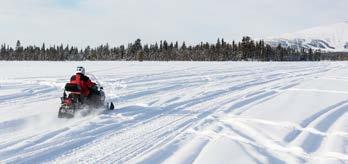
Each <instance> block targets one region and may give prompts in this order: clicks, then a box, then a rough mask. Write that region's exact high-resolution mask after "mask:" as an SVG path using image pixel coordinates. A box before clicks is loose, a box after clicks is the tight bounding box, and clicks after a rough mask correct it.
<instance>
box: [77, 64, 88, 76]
mask: <svg viewBox="0 0 348 164" xmlns="http://www.w3.org/2000/svg"><path fill="white" fill-rule="evenodd" d="M76 73H81V74H83V75H84V74H85V73H86V70H85V68H83V67H82V66H78V67H77V68H76Z"/></svg>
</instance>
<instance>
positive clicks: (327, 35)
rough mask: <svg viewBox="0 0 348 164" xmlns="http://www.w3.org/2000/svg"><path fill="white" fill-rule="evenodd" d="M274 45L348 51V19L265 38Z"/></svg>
mask: <svg viewBox="0 0 348 164" xmlns="http://www.w3.org/2000/svg"><path fill="white" fill-rule="evenodd" d="M265 41H266V43H268V44H270V45H272V46H278V45H279V44H281V46H283V47H292V48H297V49H300V48H312V49H320V50H322V51H327V52H348V21H345V22H342V23H336V24H332V25H326V26H319V27H314V28H310V29H306V30H302V31H298V32H294V33H286V34H283V35H280V36H277V37H271V38H266V39H265Z"/></svg>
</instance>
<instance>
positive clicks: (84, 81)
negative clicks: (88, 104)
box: [70, 73, 95, 97]
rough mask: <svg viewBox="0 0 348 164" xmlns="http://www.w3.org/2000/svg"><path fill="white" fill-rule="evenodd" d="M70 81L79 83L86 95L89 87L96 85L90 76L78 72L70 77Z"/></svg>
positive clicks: (82, 92)
mask: <svg viewBox="0 0 348 164" xmlns="http://www.w3.org/2000/svg"><path fill="white" fill-rule="evenodd" d="M70 83H73V84H77V85H79V86H80V87H81V94H82V95H84V96H86V97H87V96H88V95H89V93H90V91H89V89H90V88H91V87H92V86H94V85H95V83H93V82H92V81H91V80H90V79H89V77H88V76H85V75H83V74H80V73H77V74H76V75H73V76H72V77H71V78H70Z"/></svg>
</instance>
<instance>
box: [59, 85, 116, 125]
mask: <svg viewBox="0 0 348 164" xmlns="http://www.w3.org/2000/svg"><path fill="white" fill-rule="evenodd" d="M91 92H95V94H91V95H92V96H88V97H85V96H83V95H82V93H81V88H80V86H79V85H77V84H73V83H67V84H66V85H65V88H64V93H63V97H61V106H60V108H59V111H58V118H73V117H74V116H75V113H76V112H78V111H80V110H82V109H86V110H88V111H91V110H93V109H100V108H106V109H108V110H113V109H114V104H113V103H112V102H110V103H106V104H105V94H104V91H103V87H98V86H95V87H94V89H92V90H91Z"/></svg>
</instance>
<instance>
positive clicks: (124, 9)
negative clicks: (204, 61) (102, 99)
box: [0, 0, 348, 47]
mask: <svg viewBox="0 0 348 164" xmlns="http://www.w3.org/2000/svg"><path fill="white" fill-rule="evenodd" d="M347 6H348V1H347V0H335V1H332V0H25V1H23V0H4V1H2V2H1V6H0V27H1V30H0V43H10V44H14V43H15V42H16V40H21V41H22V43H23V44H24V45H27V44H36V45H41V44H42V42H45V43H46V44H49V45H53V44H61V43H64V44H70V45H76V46H79V47H84V46H86V45H91V46H96V45H99V44H103V43H109V44H110V45H120V44H127V43H128V42H133V41H134V40H135V39H136V38H141V39H142V41H143V43H145V42H146V43H153V42H155V41H159V40H162V39H166V40H169V41H186V42H187V43H198V42H200V41H207V42H215V41H216V40H217V38H218V37H220V38H221V37H223V38H224V39H225V40H226V41H232V40H240V38H241V37H242V36H246V35H248V36H251V37H253V38H263V37H269V36H277V35H280V34H283V33H287V32H293V31H297V30H302V29H305V28H310V27H314V26H320V25H327V24H332V23H337V22H342V21H345V20H347V19H348V16H347V11H346V10H347V9H346V7H347Z"/></svg>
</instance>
